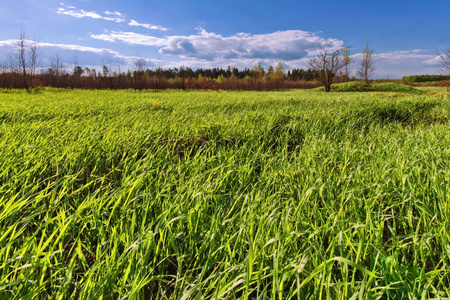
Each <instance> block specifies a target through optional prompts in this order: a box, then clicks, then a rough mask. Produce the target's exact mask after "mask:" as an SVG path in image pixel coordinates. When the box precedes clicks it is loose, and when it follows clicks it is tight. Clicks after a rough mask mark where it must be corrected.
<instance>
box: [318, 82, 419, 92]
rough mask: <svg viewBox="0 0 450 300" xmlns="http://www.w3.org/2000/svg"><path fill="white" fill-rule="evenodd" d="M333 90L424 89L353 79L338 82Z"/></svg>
mask: <svg viewBox="0 0 450 300" xmlns="http://www.w3.org/2000/svg"><path fill="white" fill-rule="evenodd" d="M314 90H316V91H325V89H324V88H323V87H319V88H316V89H314ZM331 91H332V92H398V93H416V94H420V93H423V91H421V90H419V89H416V88H414V87H411V86H408V85H404V84H398V83H390V82H388V83H374V84H368V83H366V82H365V81H351V82H347V83H337V84H333V85H332V86H331Z"/></svg>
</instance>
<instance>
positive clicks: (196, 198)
mask: <svg viewBox="0 0 450 300" xmlns="http://www.w3.org/2000/svg"><path fill="white" fill-rule="evenodd" d="M449 117H450V95H449V94H448V93H437V92H434V93H432V92H423V91H422V92H420V93H419V92H410V91H406V92H364V93H363V92H332V93H323V92H320V91H275V92H224V91H218V92H217V91H211V92H205V91H197V92H183V91H161V92H141V93H138V92H133V91H84V90H58V89H41V90H39V89H35V90H31V91H30V92H27V91H24V90H3V91H1V93H0V137H1V139H0V274H1V276H0V299H69V298H70V299H430V298H435V299H439V298H440V299H442V298H449V297H450V236H449V233H450V203H449V198H450V185H449V181H450V147H449V145H450V125H449V123H448V120H449Z"/></svg>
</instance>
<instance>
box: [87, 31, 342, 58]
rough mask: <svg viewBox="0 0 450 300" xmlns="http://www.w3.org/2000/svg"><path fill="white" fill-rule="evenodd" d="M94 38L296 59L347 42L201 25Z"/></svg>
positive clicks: (186, 53) (169, 51)
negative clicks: (194, 29) (177, 31)
mask: <svg viewBox="0 0 450 300" xmlns="http://www.w3.org/2000/svg"><path fill="white" fill-rule="evenodd" d="M91 37H92V38H94V39H100V40H104V41H109V42H125V43H128V44H133V45H144V46H154V47H159V48H160V49H159V52H160V53H161V54H163V55H174V56H180V57H182V58H191V59H199V60H206V61H217V60H221V59H226V60H234V59H238V60H243V59H253V60H254V59H274V60H285V61H292V60H298V59H301V58H304V57H307V56H308V55H313V54H314V53H315V50H316V49H317V48H319V47H323V46H325V45H328V46H329V47H330V48H331V49H339V48H341V47H342V46H343V45H344V43H343V41H340V40H337V39H324V38H321V37H319V36H317V35H315V34H314V33H311V32H307V31H302V30H288V31H277V32H273V33H268V34H249V33H238V34H235V35H232V36H229V37H224V36H222V35H220V34H216V33H212V32H211V33H210V32H207V31H206V30H204V29H202V28H200V29H199V33H198V34H195V35H189V36H166V37H163V38H158V37H154V36H150V35H143V34H139V33H134V32H123V31H110V32H107V33H104V34H99V35H95V34H92V35H91Z"/></svg>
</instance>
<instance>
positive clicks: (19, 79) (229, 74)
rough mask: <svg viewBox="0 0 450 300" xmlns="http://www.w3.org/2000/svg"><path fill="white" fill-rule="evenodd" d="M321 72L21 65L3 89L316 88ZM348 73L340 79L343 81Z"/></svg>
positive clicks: (10, 71) (3, 76) (3, 79)
mask: <svg viewBox="0 0 450 300" xmlns="http://www.w3.org/2000/svg"><path fill="white" fill-rule="evenodd" d="M319 75H320V74H319V71H317V70H312V69H306V70H305V69H292V70H289V71H287V72H285V70H284V68H283V66H282V64H281V63H279V64H278V65H277V66H276V67H273V66H269V68H267V70H265V69H264V68H263V67H262V66H261V64H258V65H255V66H254V67H253V68H252V69H248V68H245V69H243V70H239V69H238V68H236V67H228V68H226V69H223V68H211V69H202V68H199V69H196V70H193V69H191V68H185V67H180V68H173V69H171V68H169V69H164V68H156V69H154V70H151V69H144V68H139V67H137V70H133V71H131V70H128V71H126V72H120V71H118V70H117V68H114V67H111V66H110V67H108V66H106V65H104V66H103V67H102V69H101V70H96V69H89V68H87V67H86V68H83V67H81V66H75V67H74V68H73V70H67V69H65V68H63V67H61V66H59V65H58V66H53V67H50V68H48V69H41V70H40V72H39V74H37V72H36V71H34V70H32V69H29V70H28V72H26V73H25V76H24V74H23V71H22V70H21V69H20V68H17V67H16V68H7V67H3V68H2V72H1V73H0V87H1V88H28V87H43V86H48V87H57V88H81V89H135V90H146V89H154V90H158V89H183V90H189V89H223V90H261V91H262V90H276V89H291V88H303V89H304V88H314V87H318V86H321V85H322V84H321V82H320V81H319ZM345 80H346V78H345V76H344V75H341V76H337V77H336V78H335V81H336V82H343V81H345Z"/></svg>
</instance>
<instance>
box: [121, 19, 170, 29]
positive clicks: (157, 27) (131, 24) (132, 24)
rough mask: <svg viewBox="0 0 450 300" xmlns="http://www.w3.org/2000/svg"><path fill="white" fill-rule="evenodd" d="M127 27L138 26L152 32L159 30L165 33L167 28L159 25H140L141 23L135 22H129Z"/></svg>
mask: <svg viewBox="0 0 450 300" xmlns="http://www.w3.org/2000/svg"><path fill="white" fill-rule="evenodd" d="M128 25H130V26H140V27H144V28H147V29H152V30H161V31H166V30H167V28H165V27H162V26H159V25H152V24H142V23H138V22H137V21H135V20H131V21H130V23H128Z"/></svg>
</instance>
